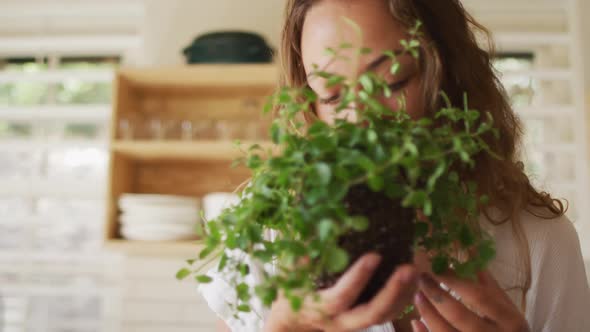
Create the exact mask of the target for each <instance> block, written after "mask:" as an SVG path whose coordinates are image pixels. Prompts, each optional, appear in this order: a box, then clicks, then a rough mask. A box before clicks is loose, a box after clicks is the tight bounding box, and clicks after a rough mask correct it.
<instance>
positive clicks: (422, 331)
mask: <svg viewBox="0 0 590 332" xmlns="http://www.w3.org/2000/svg"><path fill="white" fill-rule="evenodd" d="M411 323H412V331H413V332H428V329H427V328H426V325H424V323H422V322H421V321H419V320H415V319H412V322H411Z"/></svg>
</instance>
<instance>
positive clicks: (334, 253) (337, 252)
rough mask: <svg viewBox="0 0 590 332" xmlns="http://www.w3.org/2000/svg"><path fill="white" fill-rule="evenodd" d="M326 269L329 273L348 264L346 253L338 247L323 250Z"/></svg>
mask: <svg viewBox="0 0 590 332" xmlns="http://www.w3.org/2000/svg"><path fill="white" fill-rule="evenodd" d="M325 259H326V269H327V270H328V272H329V273H337V272H341V271H342V270H344V269H345V268H346V266H348V254H347V253H346V251H344V250H342V249H341V248H338V247H329V248H328V249H326V252H325Z"/></svg>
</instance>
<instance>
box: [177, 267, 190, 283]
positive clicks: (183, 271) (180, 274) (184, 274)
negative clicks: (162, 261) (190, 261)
mask: <svg viewBox="0 0 590 332" xmlns="http://www.w3.org/2000/svg"><path fill="white" fill-rule="evenodd" d="M190 274H191V270H189V269H187V268H183V269H180V270H179V271H178V272H176V279H178V280H182V279H184V278H186V277H188V276H189V275H190Z"/></svg>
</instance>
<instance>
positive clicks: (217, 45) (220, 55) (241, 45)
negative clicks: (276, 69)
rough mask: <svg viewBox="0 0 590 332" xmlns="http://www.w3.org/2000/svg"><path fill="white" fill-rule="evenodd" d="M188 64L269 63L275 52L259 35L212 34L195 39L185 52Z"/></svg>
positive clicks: (234, 32)
mask: <svg viewBox="0 0 590 332" xmlns="http://www.w3.org/2000/svg"><path fill="white" fill-rule="evenodd" d="M183 53H184V56H185V57H186V60H187V63H189V64H194V63H269V62H272V56H273V50H272V48H271V47H270V46H269V45H268V44H267V43H266V41H265V40H264V38H263V37H262V36H260V35H258V34H255V33H250V32H240V31H225V32H211V33H207V34H204V35H201V36H198V37H197V38H195V40H194V41H193V43H192V44H191V45H190V46H188V47H187V48H185V49H184V50H183Z"/></svg>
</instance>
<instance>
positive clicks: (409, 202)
mask: <svg viewBox="0 0 590 332" xmlns="http://www.w3.org/2000/svg"><path fill="white" fill-rule="evenodd" d="M427 198H428V195H427V194H426V193H425V192H424V191H422V190H416V191H412V192H410V193H409V195H408V196H406V198H405V199H404V201H403V202H402V204H403V206H406V207H418V208H422V207H423V206H424V203H425V202H426V199H427Z"/></svg>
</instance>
